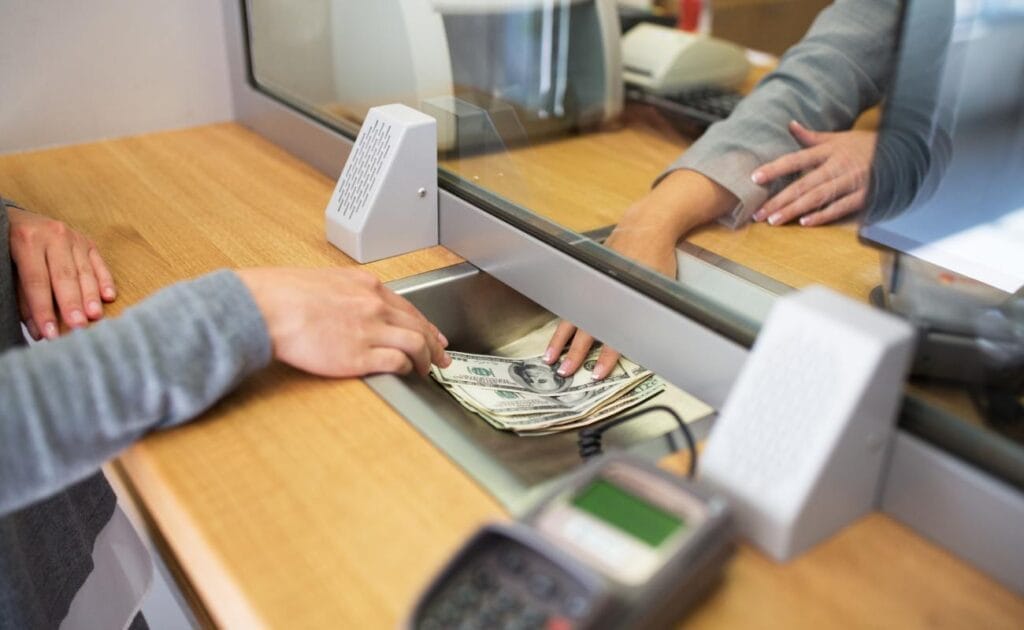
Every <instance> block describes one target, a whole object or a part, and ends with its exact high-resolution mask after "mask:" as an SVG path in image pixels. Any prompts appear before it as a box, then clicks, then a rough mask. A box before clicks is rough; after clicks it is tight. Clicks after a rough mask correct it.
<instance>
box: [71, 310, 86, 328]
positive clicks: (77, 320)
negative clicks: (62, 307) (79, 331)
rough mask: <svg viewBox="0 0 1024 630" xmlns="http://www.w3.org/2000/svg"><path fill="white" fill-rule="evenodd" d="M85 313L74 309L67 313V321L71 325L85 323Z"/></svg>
mask: <svg viewBox="0 0 1024 630" xmlns="http://www.w3.org/2000/svg"><path fill="white" fill-rule="evenodd" d="M85 321H86V320H85V314H84V313H82V311H80V310H78V309H75V310H73V311H71V314H70V315H68V323H69V324H71V325H72V326H80V325H82V324H84V323H85Z"/></svg>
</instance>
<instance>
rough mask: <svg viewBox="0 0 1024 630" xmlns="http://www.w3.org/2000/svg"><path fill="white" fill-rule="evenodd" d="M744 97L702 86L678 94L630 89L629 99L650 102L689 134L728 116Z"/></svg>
mask: <svg viewBox="0 0 1024 630" xmlns="http://www.w3.org/2000/svg"><path fill="white" fill-rule="evenodd" d="M742 98H743V95H742V94H740V93H739V92H734V91H732V90H723V89H720V88H713V87H703V88H695V89H692V90H686V91H684V92H679V93H678V94H665V95H661V94H650V93H648V92H645V91H643V90H640V89H638V88H627V89H626V99H627V100H629V101H633V102H636V103H643V104H645V105H651V106H653V107H655V108H657V109H658V111H660V112H662V113H663V114H664V115H665V116H666V118H668V119H669V121H670V122H672V123H673V124H675V125H676V126H678V127H680V128H682V130H683V131H685V132H687V133H696V134H701V133H703V132H704V131H705V130H706V129H707V128H708V127H710V126H711V125H712V124H714V123H716V122H718V121H720V120H724V119H726V118H728V117H729V114H731V113H732V111H733V109H735V108H736V105H737V104H738V103H739V102H740V100H741V99H742Z"/></svg>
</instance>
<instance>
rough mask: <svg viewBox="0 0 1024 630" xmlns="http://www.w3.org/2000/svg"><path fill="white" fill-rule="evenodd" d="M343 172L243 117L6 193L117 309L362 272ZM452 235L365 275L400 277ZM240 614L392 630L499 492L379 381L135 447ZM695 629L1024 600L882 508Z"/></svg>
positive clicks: (747, 585)
mask: <svg viewBox="0 0 1024 630" xmlns="http://www.w3.org/2000/svg"><path fill="white" fill-rule="evenodd" d="M331 187H332V182H331V181H329V180H328V179H327V178H326V177H324V176H322V175H320V174H319V173H317V172H316V171H314V170H313V169H312V168H310V167H308V166H306V165H305V164H303V163H302V162H300V161H298V160H297V159H295V158H293V157H292V156H290V155H288V154H286V153H285V152H283V151H281V150H280V149H278V148H276V147H274V146H273V145H271V144H269V143H267V142H266V141H264V140H262V139H261V138H259V137H258V136H256V135H254V134H252V133H250V132H249V131H247V130H245V129H243V128H242V127H240V126H238V125H234V124H224V125H215V126H209V127H200V128H196V129H189V130H184V131H175V132H167V133H160V134H153V135H147V136H140V137H134V138H126V139H122V140H115V141H109V142H97V143H93V144H88V145H82V146H76V147H67V148H59V149H53V150H47V151H39V152H32V153H23V154H17V155H8V156H0V190H2V191H3V192H4V194H5V195H6V196H9V197H11V198H14V199H17V200H19V201H20V202H21V203H23V204H25V205H27V206H28V207H30V208H33V209H35V210H37V211H39V212H42V213H45V214H49V215H51V216H55V217H58V218H61V219H63V220H65V221H67V222H69V223H70V224H72V225H73V226H75V227H77V228H79V229H81V230H83V231H85V232H87V233H89V234H90V235H91V236H93V238H95V240H96V241H97V242H98V243H99V245H100V247H101V248H102V250H103V252H104V254H105V256H106V258H107V261H108V262H109V263H110V265H111V267H112V269H113V271H114V274H115V277H116V278H117V280H118V283H119V287H120V290H121V294H120V295H121V297H120V299H119V300H118V302H117V304H116V305H115V307H114V308H113V309H112V312H114V313H116V312H118V311H120V310H121V309H123V308H124V307H126V306H128V305H130V304H131V303H133V302H136V301H138V300H141V299H142V298H144V297H145V296H146V295H148V294H149V293H151V292H152V291H154V290H156V289H157V288H159V287H161V286H164V285H166V284H169V283H171V282H174V281H176V280H180V279H183V278H188V277H192V276H195V275H198V274H202V273H204V272H206V271H209V270H212V269H215V268H218V267H223V266H244V265H304V266H326V265H338V266H344V265H352V264H354V263H353V262H352V261H350V260H349V259H348V258H347V257H345V256H344V255H343V254H342V253H341V252H339V251H337V250H335V249H333V248H332V247H330V246H329V245H328V244H327V243H326V242H325V241H324V238H323V233H322V230H323V224H322V212H323V207H324V205H325V203H326V200H327V199H328V197H329V195H330V192H331ZM458 261H459V259H458V258H457V257H455V256H454V255H452V254H451V253H450V252H448V251H446V250H445V249H443V248H440V247H437V248H432V249H430V250H426V251H422V252H417V253H414V254H410V255H407V256H402V257H398V258H394V259H390V260H386V261H382V262H379V263H375V264H372V265H368V266H367V267H368V268H369V269H371V270H372V271H374V272H375V273H377V274H379V275H380V276H381V277H382V278H383V279H385V280H390V279H394V278H398V277H403V276H407V275H411V274H415V273H419V272H422V271H426V270H429V269H435V268H439V267H442V266H447V265H450V264H454V263H456V262H458ZM121 465H122V469H123V471H124V473H125V475H126V478H127V480H128V482H129V483H130V485H131V486H132V488H133V490H134V492H135V493H136V495H137V498H138V499H139V500H140V502H141V503H142V505H143V507H144V509H145V510H146V512H147V513H148V515H149V518H150V519H151V523H152V526H153V527H154V528H155V529H156V530H157V532H156V533H157V534H158V535H159V536H160V537H162V539H163V540H164V541H165V542H166V545H167V548H168V550H169V551H170V553H172V554H173V555H174V556H175V558H174V559H176V561H177V563H178V564H179V565H180V567H181V569H182V571H183V573H184V575H185V576H186V577H187V580H188V582H189V584H190V585H191V586H192V587H193V588H194V589H195V593H196V594H197V595H198V598H199V599H200V600H201V601H202V604H203V605H204V607H205V608H206V610H207V611H208V612H209V614H210V615H211V616H212V618H213V619H214V620H215V621H216V622H217V623H219V624H220V625H223V626H225V627H257V626H260V625H266V626H271V627H282V628H314V627H324V628H336V627H343V628H381V627H394V626H395V624H396V623H397V622H398V621H399V620H400V619H402V618H403V617H404V615H405V614H406V613H407V611H408V610H409V607H410V605H411V603H412V601H413V598H414V597H415V595H416V594H417V593H418V591H419V589H420V588H421V587H422V586H423V585H424V584H425V582H426V581H427V580H428V579H429V578H430V577H431V576H432V574H433V572H434V571H436V570H437V568H438V567H439V566H440V565H441V564H442V563H443V562H444V560H445V559H446V558H447V557H448V555H449V554H450V553H451V552H452V551H453V550H454V549H455V548H456V547H457V546H458V544H459V543H460V542H461V541H462V540H463V539H464V538H465V537H466V536H467V535H468V534H469V533H470V532H472V531H473V530H474V529H475V528H476V527H477V526H478V525H479V524H480V523H482V522H484V521H486V520H489V519H496V518H503V516H504V515H503V512H502V510H501V508H500V507H499V506H498V504H497V503H496V502H495V501H494V500H493V499H491V498H490V496H488V495H487V494H486V493H485V492H483V491H482V490H481V489H480V488H479V487H477V486H476V485H475V484H474V483H473V482H472V481H471V480H470V479H469V478H468V477H467V476H466V475H464V474H463V473H462V472H461V471H460V470H459V469H458V468H457V467H456V466H455V465H454V464H452V463H451V462H450V461H449V460H448V459H447V458H446V457H445V456H444V455H442V454H441V453H440V452H439V451H438V450H436V449H435V448H434V447H433V446H432V445H431V444H430V443H429V442H427V441H426V440H425V439H424V438H423V437H421V436H420V435H419V434H418V433H417V432H416V431H415V430H414V429H413V428H412V427H411V426H409V425H408V424H406V422H405V421H404V420H403V419H402V418H401V417H400V416H398V415H397V414H396V413H395V412H394V411H392V410H391V408H390V407H388V406H387V404H385V403H384V402H383V401H382V400H380V399H379V398H378V397H377V396H376V395H375V394H374V393H373V392H372V391H371V390H370V389H368V388H367V387H366V386H365V384H364V383H363V382H361V381H359V380H349V381H331V380H326V379H320V378H315V377H310V376H306V375H303V374H300V373H298V372H297V371H295V370H291V369H289V368H286V367H283V366H280V365H273V366H271V367H270V368H268V369H266V370H264V371H263V372H261V373H259V374H257V375H256V376H255V377H254V378H251V379H249V380H248V381H247V382H246V383H245V384H243V386H242V387H241V388H239V390H238V391H236V392H235V393H233V394H232V395H230V396H229V397H227V398H226V399H225V400H224V401H223V402H221V403H220V404H218V405H217V406H216V407H214V408H213V409H212V410H210V411H209V412H208V413H207V414H206V415H205V416H204V417H203V418H202V419H201V420H200V421H198V422H194V423H192V424H189V425H187V426H185V427H181V428H179V429H175V430H173V431H169V432H165V433H159V434H154V435H151V436H150V437H148V438H146V439H145V440H144V441H143V442H141V443H140V444H138V445H137V446H135V447H133V448H132V449H130V450H129V451H127V452H126V453H125V454H124V455H123V456H122V458H121ZM690 620H691V622H692V624H693V625H695V626H701V627H715V628H734V627H778V628H801V627H806V628H820V627H824V626H834V625H843V626H847V627H877V626H880V625H884V626H892V627H901V628H913V627H932V626H936V625H939V626H944V627H970V628H976V627H986V628H995V627H1006V628H1013V627H1019V626H1020V623H1021V621H1022V620H1024V602H1022V600H1021V598H1019V597H1017V596H1015V595H1014V594H1012V593H1010V592H1008V591H1007V590H1005V589H1003V588H1002V587H1000V586H999V585H997V584H996V583H994V582H993V581H991V580H990V579H988V578H987V577H985V576H983V575H982V574H980V573H979V572H977V571H975V570H974V569H972V568H970V567H968V566H966V565H965V564H963V563H961V562H960V561H959V560H957V559H955V558H953V557H952V556H950V555H949V554H947V553H946V552H944V551H942V550H941V549H939V548H937V547H935V546H933V545H931V544H930V543H928V542H926V541H924V540H922V539H921V538H919V537H918V536H916V535H915V534H914V533H913V532H911V531H909V530H907V529H906V528H904V527H903V526H901V525H899V524H898V523H896V522H894V521H892V520H891V519H889V518H887V517H885V516H883V515H879V514H874V515H870V516H868V517H866V518H864V519H862V520H861V521H859V522H858V523H855V524H854V525H852V526H850V527H848V528H846V529H845V530H844V531H843V532H841V533H840V534H839V535H838V536H836V537H834V538H833V539H831V540H830V541H828V542H826V543H824V544H822V545H820V546H819V547H817V548H815V549H813V550H812V551H810V552H809V553H807V554H806V555H804V556H803V557H801V558H800V559H799V560H797V561H795V562H793V563H790V564H788V565H785V566H780V565H776V564H774V563H772V562H770V561H768V560H767V559H766V558H765V557H764V556H762V555H761V554H760V553H758V552H756V551H754V550H752V549H750V548H742V549H741V550H740V552H739V554H738V557H737V558H736V559H735V561H734V562H732V564H731V565H730V567H729V569H728V571H727V574H726V579H725V580H724V583H723V584H722V586H721V587H720V588H718V589H717V590H716V591H715V593H714V595H713V596H712V597H711V598H710V599H709V600H708V601H707V602H706V603H705V604H704V605H703V606H702V607H701V608H700V609H699V610H697V611H696V612H695V614H694V615H693V616H692V617H691V618H690Z"/></svg>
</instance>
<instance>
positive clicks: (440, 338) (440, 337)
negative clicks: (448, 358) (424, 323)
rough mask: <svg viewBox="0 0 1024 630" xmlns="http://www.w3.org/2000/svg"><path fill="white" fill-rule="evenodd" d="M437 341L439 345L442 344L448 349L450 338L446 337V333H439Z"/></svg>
mask: <svg viewBox="0 0 1024 630" xmlns="http://www.w3.org/2000/svg"><path fill="white" fill-rule="evenodd" d="M437 341H438V343H440V344H441V345H442V346H444V347H445V348H447V347H448V337H445V336H444V333H442V332H438V333H437Z"/></svg>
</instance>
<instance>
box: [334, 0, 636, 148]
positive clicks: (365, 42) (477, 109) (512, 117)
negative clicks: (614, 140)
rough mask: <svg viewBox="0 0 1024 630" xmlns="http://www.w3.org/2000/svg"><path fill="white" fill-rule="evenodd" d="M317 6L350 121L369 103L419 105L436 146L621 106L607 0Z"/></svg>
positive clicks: (509, 138)
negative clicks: (324, 12)
mask: <svg viewBox="0 0 1024 630" xmlns="http://www.w3.org/2000/svg"><path fill="white" fill-rule="evenodd" d="M329 13H330V24H331V31H332V37H330V41H331V44H330V45H331V56H332V64H333V79H334V84H335V90H336V92H337V94H338V100H339V101H341V102H342V103H344V104H345V105H346V106H348V107H350V108H351V109H352V115H353V116H354V117H356V118H358V119H360V120H361V118H362V116H363V115H364V114H365V112H366V110H367V109H368V108H369V107H371V106H373V105H379V104H381V103H393V102H401V103H405V104H406V105H409V106H411V107H415V108H417V109H420V110H422V111H424V112H426V113H428V114H431V115H433V116H434V117H435V118H438V142H439V148H440V149H442V150H449V151H451V150H459V149H470V148H472V147H473V146H474V145H479V144H480V143H482V142H489V141H493V140H494V137H493V136H494V134H497V135H498V136H499V140H500V141H501V142H502V143H504V144H511V143H515V142H516V141H517V140H521V139H525V137H531V138H535V137H538V136H544V135H550V134H555V133H560V132H565V131H568V130H573V129H579V128H585V127H589V126H593V125H596V124H599V123H601V122H603V121H606V120H609V119H611V118H613V117H615V116H617V115H618V114H619V113H620V112H621V110H622V77H621V62H620V51H619V24H618V17H617V13H616V6H615V2H614V0H555V1H552V0H375V1H374V2H350V1H345V0H332V2H331V4H330V7H329ZM353 25H359V26H358V27H353ZM342 34H344V35H342ZM356 99H358V102H357V101H356Z"/></svg>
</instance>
